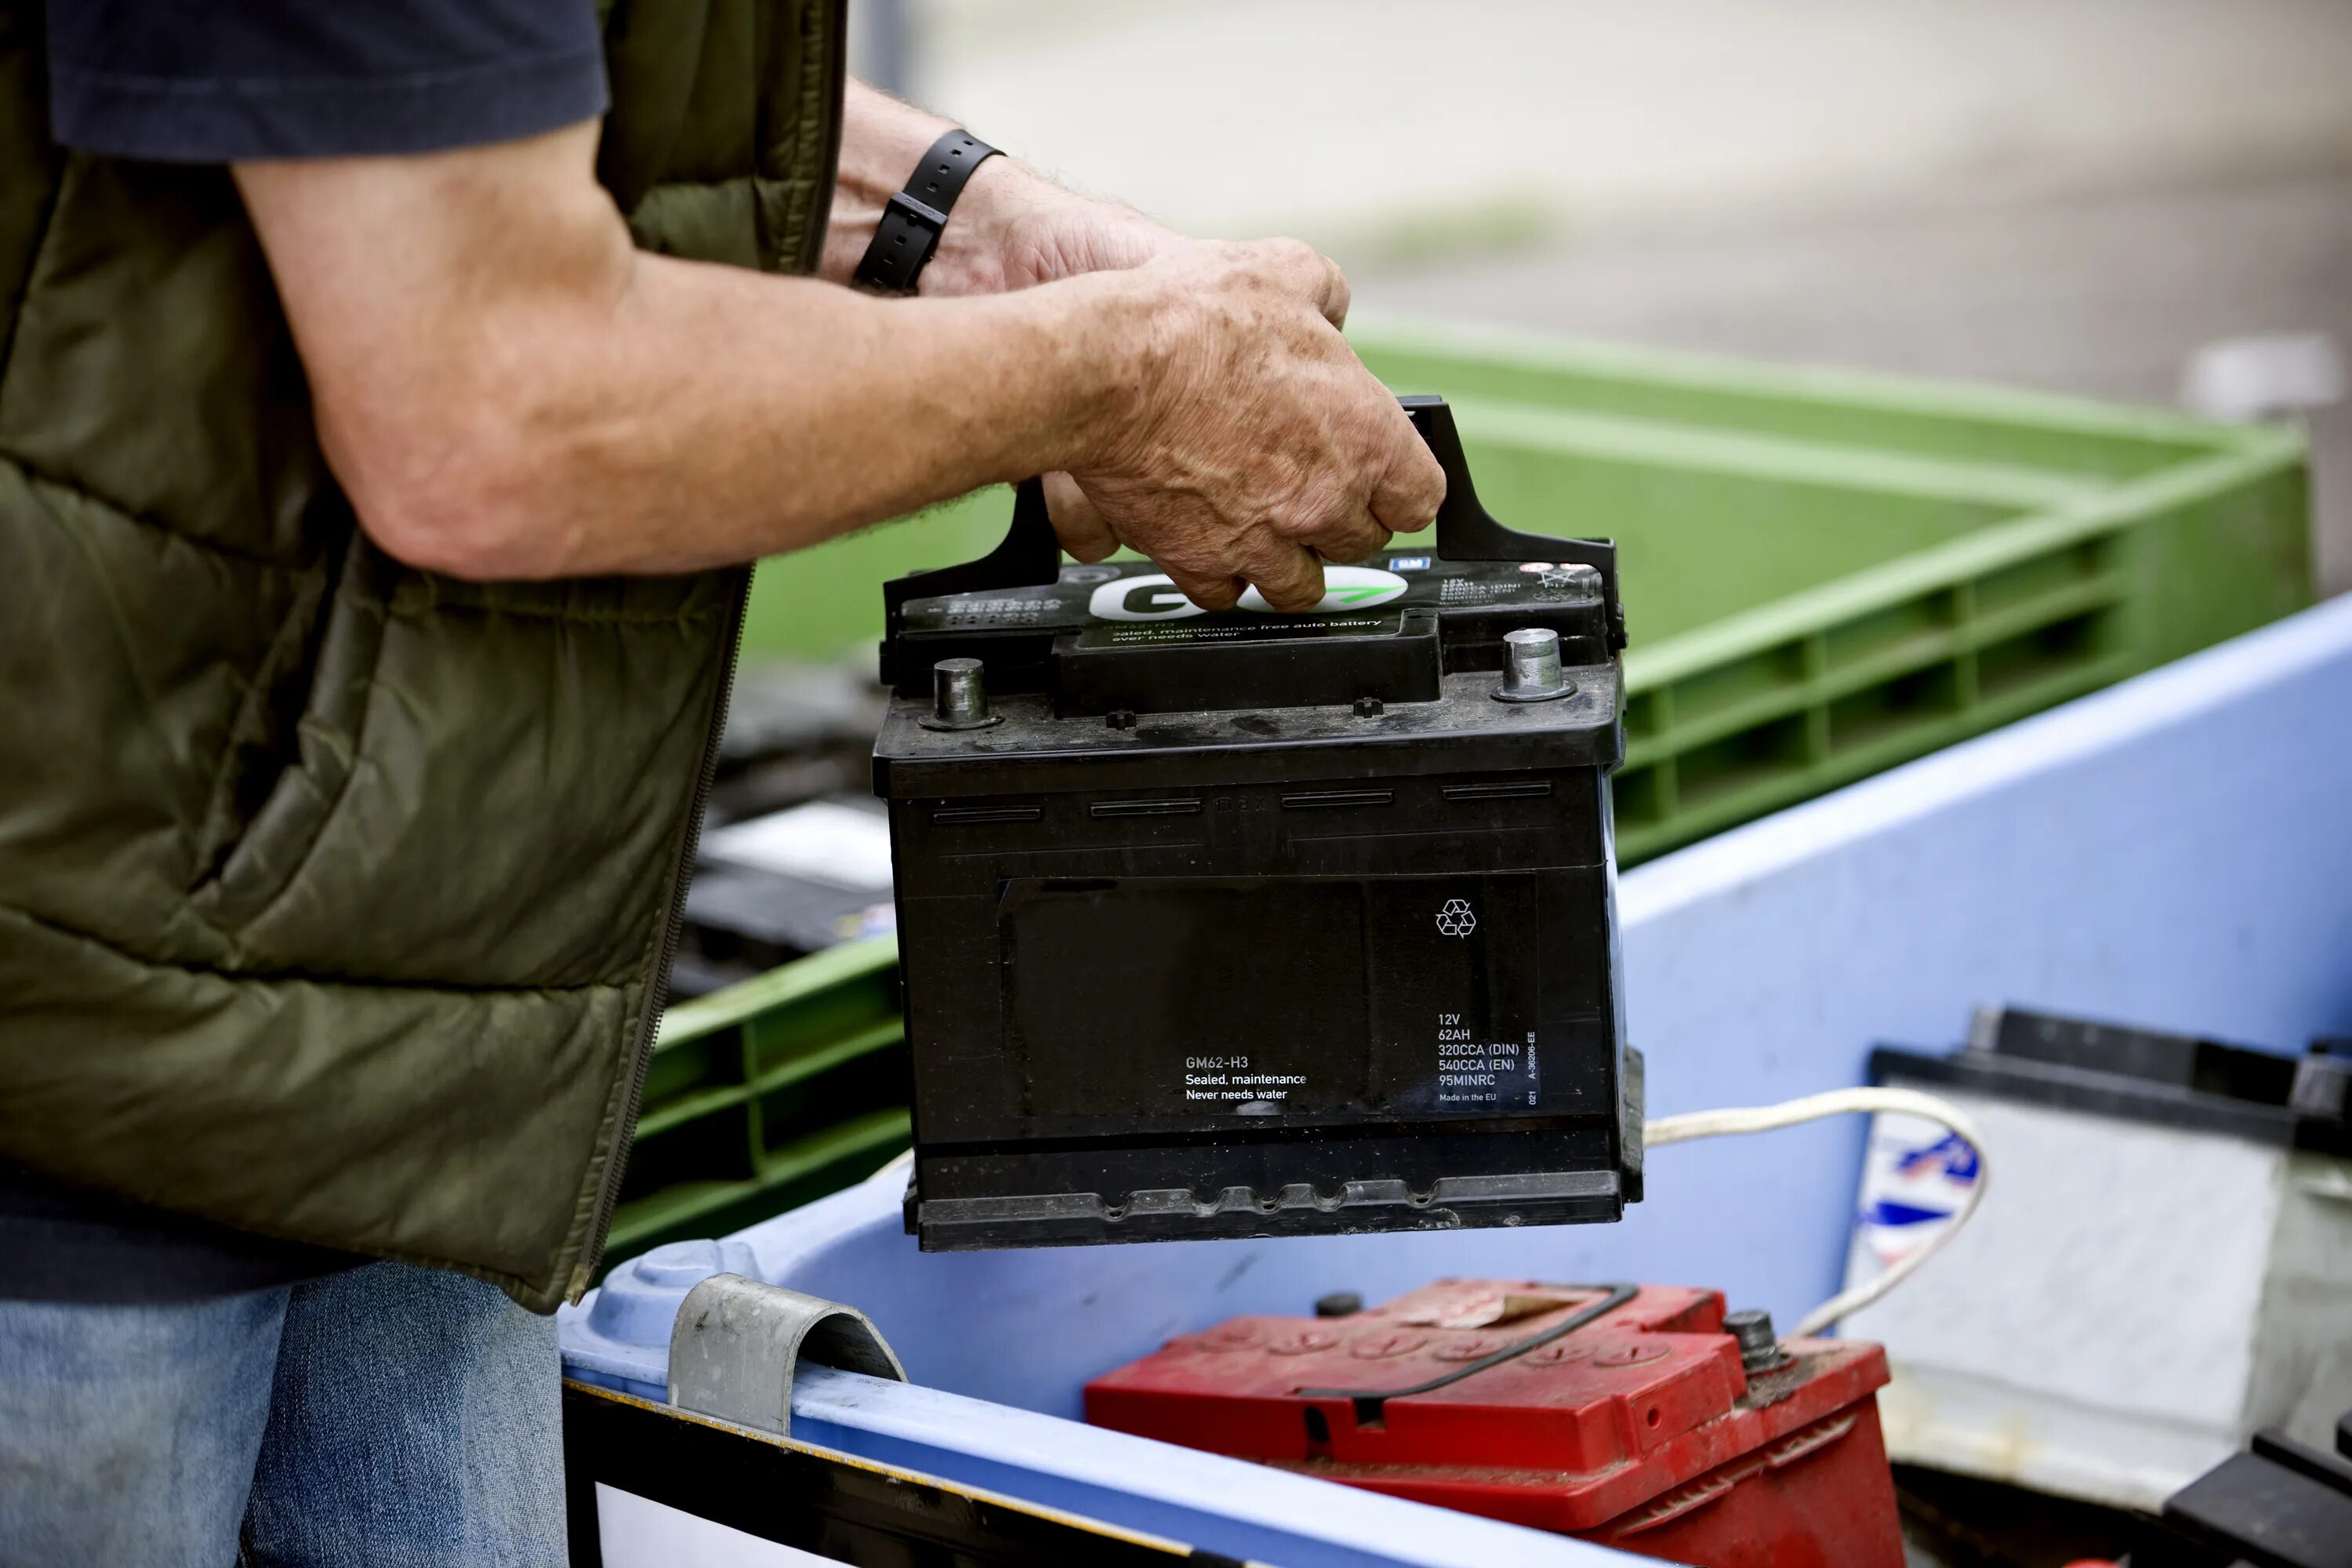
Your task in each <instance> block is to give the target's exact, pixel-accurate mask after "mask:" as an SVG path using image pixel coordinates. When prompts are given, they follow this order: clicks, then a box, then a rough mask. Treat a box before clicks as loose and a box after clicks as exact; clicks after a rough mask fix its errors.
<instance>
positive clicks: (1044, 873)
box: [874, 398, 1642, 1250]
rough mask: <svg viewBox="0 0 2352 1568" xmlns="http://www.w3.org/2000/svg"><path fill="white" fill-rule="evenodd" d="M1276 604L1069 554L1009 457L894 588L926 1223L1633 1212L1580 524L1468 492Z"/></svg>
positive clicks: (916, 1217) (1632, 1111) (1131, 1227)
mask: <svg viewBox="0 0 2352 1568" xmlns="http://www.w3.org/2000/svg"><path fill="white" fill-rule="evenodd" d="M1404 401H1405V406H1406V408H1407V410H1408V412H1409V413H1410V414H1411V416H1412V420H1413V422H1414V425H1415V426H1416V427H1417V428H1418V429H1419V430H1420V432H1421V434H1422V436H1423V439H1424V440H1426V441H1427V442H1428V444H1429V446H1430V447H1431V448H1432V450H1433V453H1434V454H1435V455H1436V457H1437V458H1438V459H1439V461H1440V463H1441V465H1442V466H1443V467H1444V469H1445V473H1446V479H1447V485H1448V489H1447V492H1446V499H1445V502H1444V507H1443V508H1442V510H1440V512H1439V515H1438V517H1437V519H1436V530H1435V537H1436V542H1435V547H1434V549H1433V550H1430V551H1426V552H1413V551H1410V550H1406V549H1403V548H1396V547H1392V548H1391V549H1390V550H1389V551H1387V552H1383V553H1382V554H1381V556H1380V557H1378V558H1377V559H1375V560H1374V561H1372V562H1371V563H1368V564H1366V565H1363V566H1353V567H1349V566H1336V565H1335V566H1330V567H1328V568H1327V569H1326V574H1325V584H1326V592H1325V596H1324V598H1323V600H1322V602H1321V604H1320V605H1318V607H1317V608H1316V609H1315V610H1314V611H1312V612H1309V613H1307V614H1302V615H1281V614H1276V613H1274V612H1273V611H1271V610H1270V609H1268V608H1267V607H1266V606H1265V605H1264V604H1263V602H1262V601H1259V600H1257V599H1256V598H1255V594H1252V595H1244V598H1243V600H1242V603H1241V605H1240V606H1239V607H1238V608H1236V609H1234V610H1233V611H1230V612H1224V613H1215V614H1211V613H1203V612H1202V611H1201V610H1200V609H1199V607H1198V606H1195V605H1192V604H1191V603H1190V602H1189V601H1188V600H1186V599H1185V598H1184V597H1183V596H1182V595H1181V594H1180V593H1178V592H1177V590H1176V589H1175V587H1174V585H1173V584H1171V583H1170V581H1169V579H1168V578H1167V577H1166V576H1165V575H1162V574H1160V573H1159V572H1158V571H1157V570H1156V569H1154V568H1153V567H1152V566H1151V564H1150V563H1148V562H1126V563H1104V564H1101V565H1065V564H1063V563H1062V562H1061V555H1060V552H1059V550H1058V549H1057V547H1056V544H1055V536H1054V532H1053V529H1052V525H1051V522H1050V521H1049V519H1048V518H1047V516H1046V513H1045V502H1044V498H1043V494H1042V492H1041V490H1040V489H1039V488H1038V487H1037V486H1036V485H1035V484H1034V482H1033V483H1031V484H1028V485H1024V486H1022V487H1020V488H1019V489H1018V491H1017V493H1016V498H1015V502H1014V510H1013V524H1012V529H1011V531H1010V532H1009V533H1008V534H1007V535H1006V537H1005V539H1004V541H1003V543H1002V544H1000V545H998V546H997V548H996V549H995V550H994V551H993V552H991V553H990V554H989V555H987V556H986V557H984V558H982V559H981V560H979V561H975V562H971V563H967V564H965V565H962V566H957V567H950V568H946V569H943V570H940V571H935V572H929V573H921V574H916V575H914V576H911V577H903V578H899V579H898V580H896V581H894V582H892V583H890V584H887V585H886V588H885V600H886V607H887V616H888V621H887V625H888V631H887V637H886V639H885V641H884V643H883V647H882V673H883V679H884V682H885V684H886V685H887V686H889V687H890V688H891V689H892V690H893V696H892V698H891V700H890V705H889V710H888V712H887V716H886V718H885V719H884V721H883V724H882V729H881V733H880V736H879V739H878V740H877V742H876V745H875V753H874V779H875V789H876V793H877V794H878V795H882V796H884V797H886V798H887V801H888V805H889V816H890V832H891V845H892V856H893V860H894V867H895V882H896V890H897V900H898V933H899V943H900V963H901V966H902V973H903V976H904V982H905V996H906V1006H907V1033H908V1043H909V1045H910V1047H911V1049H912V1055H913V1069H914V1082H915V1107H914V1126H915V1156H914V1168H913V1171H912V1173H911V1178H910V1180H909V1183H908V1197H907V1224H908V1229H909V1230H910V1231H912V1232H914V1233H915V1234H916V1235H917V1236H918V1237H919V1240H920V1244H921V1246H922V1247H924V1248H926V1249H933V1250H937V1249H958V1248H980V1247H1023V1246H1043V1245H1063V1244H1073V1243H1096V1242H1112V1241H1144V1240H1162V1239H1169V1238H1176V1237H1241V1236H1276V1235H1310V1234H1329V1233H1334V1232H1352V1231H1379V1230H1412V1229H1435V1228H1452V1227H1460V1226H1489V1225H1513V1226H1517V1225H1558V1224H1565V1223H1571V1222H1580V1221H1601V1220H1614V1219H1617V1218H1619V1217H1620V1215H1622V1210H1623V1205H1625V1204H1627V1203H1629V1202H1633V1201H1636V1200H1638V1199H1639V1198H1640V1196H1641V1184H1642V1145H1641V1131H1640V1129H1641V1126H1642V1077H1641V1062H1640V1058H1639V1057H1638V1056H1637V1055H1635V1054H1634V1053H1633V1051H1632V1050H1630V1049H1629V1048H1628V1047H1627V1046H1626V1044H1625V1041H1624V1037H1623V1034H1624V1031H1623V1026H1622V996H1621V995H1620V990H1619V980H1618V965H1617V942H1616V929H1615V911H1614V880H1615V869H1614V858H1613V855H1612V845H1611V828H1610V805H1609V786H1608V775H1609V773H1610V772H1611V770H1612V768H1614V767H1615V766H1616V764H1617V763H1618V761H1619V759H1620V756H1621V755H1622V749H1623V730H1622V710H1623V700H1622V679H1621V667H1620V664H1619V661H1618V657H1617V655H1618V650H1619V649H1620V647H1622V643H1623V633H1622V615H1621V610H1620V606H1619V602H1618V595H1617V581H1616V563H1615V554H1614V551H1613V549H1612V546H1610V545H1609V544H1608V543H1607V542H1605V541H1591V540H1565V539H1558V538H1552V537H1549V536H1538V535H1534V534H1525V533H1517V532H1513V531H1510V530H1508V529H1506V528H1504V527H1502V526H1501V525H1500V524H1498V523H1497V522H1496V521H1494V520H1493V519H1492V518H1490V517H1489V516H1488V515H1487V514H1486V511H1485V510H1483V509H1482V508H1481V507H1480V505H1479V503H1478V500H1477V497H1476V494H1475V491H1474V489H1473V488H1472V484H1471V479H1470V475H1469V472H1468V470H1467V468H1466V466H1465V459H1464V456H1463V452H1462V447H1461V443H1460V440H1459V438H1458V436H1457V435H1456V433H1455V430H1454V423H1453V417H1452V415H1451V412H1450V411H1449V410H1448V408H1447V407H1446V405H1445V404H1444V401H1443V400H1442V399H1438V398H1407V399H1405V400H1404Z"/></svg>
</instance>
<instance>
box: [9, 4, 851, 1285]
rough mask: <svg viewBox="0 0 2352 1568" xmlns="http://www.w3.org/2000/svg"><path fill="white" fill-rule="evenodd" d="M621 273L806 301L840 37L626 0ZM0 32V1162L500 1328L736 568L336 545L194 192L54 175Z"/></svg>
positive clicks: (552, 1226)
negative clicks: (474, 1307)
mask: <svg viewBox="0 0 2352 1568" xmlns="http://www.w3.org/2000/svg"><path fill="white" fill-rule="evenodd" d="M607 10H608V12H609V15H607V16H606V18H605V42H606V56H607V70H608V74H609V77H610V79H611V84H612V96H613V108H612V112H611V114H610V116H609V117H608V119H607V120H606V122H605V126H604V142H603V150H602V152H601V153H600V155H599V161H598V173H599V177H600V178H602V179H603V180H604V184H606V186H607V187H608V188H609V189H610V190H611V191H612V193H613V195H614V197H615V198H616V200H617V201H618V202H619V205H620V207H621V210H622V211H623V212H624V213H625V214H627V215H628V218H629V223H630V226H631V227H632V229H633V230H634V231H635V235H636V237H637V241H638V243H639V244H640V245H642V246H645V247H648V248H653V249H658V250H662V251H666V252H670V253H673V254H677V255H681V256H688V257H694V258H701V259H705V260H712V261H723V262H732V263H736V264H739V265H741V266H745V267H760V268H771V269H777V270H801V271H805V270H808V269H810V268H812V267H814V263H815V260H816V257H817V253H818V247H819V246H820V244H821V242H822V239H823V235H824V219H825V214H826V209H827V207H828V205H829V204H830V195H831V187H832V184H833V173H834V163H835V149H836V145H837V137H838V122H839V102H840V93H841V70H842V66H841V33H842V26H841V21H840V16H839V10H840V4H839V0H617V3H616V4H612V5H608V6H607ZM41 14H42V3H41V0H0V1156H5V1158H7V1159H10V1160H13V1161H16V1162H18V1163H22V1164H24V1165H26V1166H29V1167H31V1168H32V1169H34V1170H37V1171H39V1172H42V1173H47V1174H48V1175H50V1176H53V1177H57V1178H62V1179H65V1180H68V1181H71V1182H75V1183H79V1184H85V1185H88V1186H90V1187H94V1188H97V1189H100V1190H103V1191H106V1192H110V1193H114V1194H121V1195H124V1196H128V1197H131V1198H134V1199H138V1200H140V1201H142V1202H145V1203H149V1204H154V1205H163V1206H166V1207H169V1208H173V1209H176V1210H181V1211H184V1212H185V1213H189V1214H194V1215H203V1216H205V1217H206V1218H209V1219H214V1220H219V1221H224V1222H226V1223H227V1224H229V1225H233V1226H240V1227H242V1228H244V1229H247V1230H251V1231H257V1232H260V1233H263V1234H266V1235H269V1236H274V1237H287V1238H290V1239H294V1240H299V1241H306V1242H316V1243H322V1244H326V1245H329V1246H333V1247H347V1248H352V1249H353V1250H357V1251H362V1252H367V1253H373V1254H376V1255H379V1256H382V1257H386V1258H407V1259H410V1260H413V1261H415V1262H420V1263H428V1264H435V1265H439V1266H443V1267H446V1268H458V1269H462V1270H464V1271H466V1272H467V1273H469V1274H474V1275H478V1276H479V1277H481V1278H483V1279H489V1280H492V1281H495V1282H496V1283H497V1284H499V1286H501V1287H503V1288H504V1289H506V1290H507V1292H508V1293H509V1294H510V1295H511V1296H513V1297H514V1298H515V1300H519V1301H520V1302H522V1303H523V1304H524V1305H526V1306H529V1307H532V1308H535V1309H538V1310H550V1309H551V1308H552V1307H553V1306H554V1304H555V1303H556V1302H557V1301H558V1300H561V1299H562V1298H563V1297H566V1296H576V1295H577V1294H578V1292H579V1291H580V1290H581V1289H583V1288H584V1287H585V1285H586V1283H587V1280H588V1278H589V1273H590V1270H591V1269H593V1267H594V1266H595V1262H596V1258H597V1254H598V1251H599V1250H600V1248H601V1247H603V1244H604V1229H605V1226H606V1224H607V1223H608V1220H609V1218H610V1210H611V1206H612V1204H613V1198H614V1189H615V1188H616V1186H617V1184H618V1183H619V1180H620V1166H621V1161H622V1158H623V1156H624V1153H625V1150H626V1147H627V1141H628V1136H629V1132H630V1130H631V1125H632V1123H633V1121H634V1119H635V1113H636V1100H637V1096H638V1093H639V1090H640V1088H641V1085H642V1079H643V1075H644V1071H645V1063H646V1052H647V1050H648V1048H649V1047H650V1045H651V1035H652V1029H653V1024H654V1019H655V1017H656V1013H657V1011H658V1009H659V1006H660V1001H661V991H662V986H663V981H664V975H665V973H666V969H667V963H668V959H669V949H670V946H671V944H672V943H673V942H674V941H675V937H676V918H677V916H676V911H677V903H678V900H679V898H680V895H681V894H682V892H683V882H684V879H685V875H686V871H687V868H688V863H689V861H690V858H691V856H692V849H693V839H694V831H695V820H696V816H697V815H698V813H697V805H698V798H699V795H700V792H701V790H702V789H703V788H704V787H705V786H706V784H707V770H708V769H709V766H710V764H711V760H712V756H713V749H714V742H715V739H716V733H717V730H718V726H719V721H720V719H721V717H722V715H723V712H724V709H725V702H726V688H727V685H728V681H729V679H730V668H731V664H732V660H733V657H734V639H735V637H736V633H737V630H738V628H739V625H740V618H741V605H742V595H743V590H744V586H745V581H746V574H745V573H742V572H722V573H713V574H703V575H698V576H691V577H672V578H636V579H628V580H622V579H612V580H596V581H579V582H567V583H553V584H476V583H466V582H457V581H453V580H451V579H448V578H444V577H438V576H435V575H432V574H426V573H420V572H415V571H410V570H408V569H406V568H404V567H402V566H401V565H399V564H398V563H394V561H392V560H391V559H389V558H388V557H386V556H385V555H384V554H383V553H382V552H379V551H377V550H376V549H374V548H373V547H372V546H371V545H370V544H369V543H368V542H367V541H366V539H365V538H364V536H363V535H362V534H361V533H360V532H359V531H358V530H357V528H356V526H355V524H354V522H353V520H352V512H351V510H350V508H349V505H348V504H347V502H346V501H345V500H344V499H343V497H342V495H341V492H340V491H339V490H338V489H337V488H336V486H335V484H334V481H333V479H332V478H331V476H330V475H329V473H328V470H327V468H326V465H325V464H324V462H323V461H322V460H321V459H320V453H319V446H318V441H317V438H316V436H315V435H314V433H313V429H312V424H311V418H310V404H309V399H308V395H307V393H306V391H305V388H304V384H303V378H302V371H301V366H300V363H299V361H298V360H297V359H296V357H295V353H294V350H293V346H292V343H291V342H290V341H289V336H288V331H287V327H286V323H285V321H284V319H283V317H282V316H281V315H280V313H279V310H278V303H277V297H276V294H275V292H274V290H273V289H272V288H271V285H270V280H269V275H268V269H267V268H266V267H265V266H264V264H263V261H262V257H261V253H260V250H259V248H258V247H257V244H256V241H255V237H254V234H253V231H252V229H251V227H250V226H248V225H247V221H246V217H245V215H244V211H243V208H242V207H241V206H240V205H239V203H238V200H237V196H236V191H235V189H234V187H233V186H232V184H231V183H230V180H229V176H228V174H227V173H226V170H224V169H221V168H217V167H182V166H173V165H164V164H157V163H132V162H124V161H116V160H110V159H105V158H94V157H89V156H85V155H82V154H79V153H71V152H68V151H64V150H61V149H59V148H58V147H57V146H56V145H55V144H54V143H52V142H50V140H49V137H48V134H47V102H46V89H45V86H44V74H45V62H44V45H43V41H42V36H41V26H42V24H41Z"/></svg>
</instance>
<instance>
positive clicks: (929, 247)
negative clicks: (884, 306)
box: [853, 131, 996, 294]
mask: <svg viewBox="0 0 2352 1568" xmlns="http://www.w3.org/2000/svg"><path fill="white" fill-rule="evenodd" d="M994 156H996V149H995V148H993V147H992V146H990V145H989V144H988V143H987V142H983V141H982V140H981V139H980V138H979V137H977V136H974V135H973V134H972V133H971V132H969V131H950V132H948V133H947V134H946V135H944V136H942V137H940V139H939V140H938V141H936V142H932V143H931V150H930V151H929V152H928V153H924V154H923V161H922V162H921V163H918V164H916V165H915V172H914V173H913V174H909V175H908V176H907V186H906V189H904V190H902V191H900V192H899V193H898V195H895V196H892V197H891V198H890V201H889V204H888V205H886V206H885V207H884V208H883V209H882V222H881V224H880V225H879V226H877V228H876V229H875V230H874V243H873V244H871V245H869V246H867V247H866V259H864V260H863V261H860V262H859V263H858V264H857V276H856V279H853V281H855V282H856V284H857V286H858V287H859V288H861V289H873V290H874V291H876V292H877V293H881V294H911V293H913V292H914V291H915V279H918V278H920V277H921V276H922V275H923V268H924V267H925V265H927V264H928V263H929V261H930V259H931V253H932V252H933V251H935V250H937V249H939V247H940V230H942V229H944V228H946V227H947V226H948V214H949V213H950V212H951V211H953V210H954V209H955V204H956V197H958V196H960V195H962V194H963V187H964V182H965V181H967V180H969V179H971V172H972V171H973V170H974V169H977V168H979V167H980V166H981V164H982V163H986V162H987V161H988V160H989V159H991V158H992V157H994Z"/></svg>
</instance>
